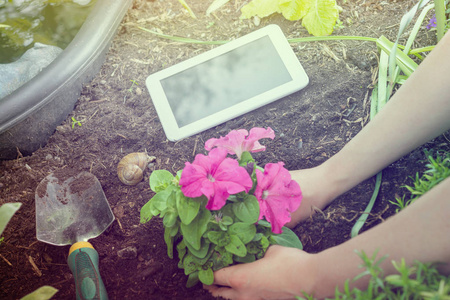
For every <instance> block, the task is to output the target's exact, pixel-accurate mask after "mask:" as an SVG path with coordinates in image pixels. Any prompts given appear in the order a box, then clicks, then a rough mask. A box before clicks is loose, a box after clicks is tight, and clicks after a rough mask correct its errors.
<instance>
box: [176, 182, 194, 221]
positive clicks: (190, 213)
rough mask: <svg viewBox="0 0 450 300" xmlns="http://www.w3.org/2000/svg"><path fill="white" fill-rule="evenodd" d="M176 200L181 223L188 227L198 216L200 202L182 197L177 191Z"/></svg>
mask: <svg viewBox="0 0 450 300" xmlns="http://www.w3.org/2000/svg"><path fill="white" fill-rule="evenodd" d="M176 198H177V209H178V213H179V215H180V219H181V222H182V223H184V224H186V225H189V224H190V223H191V222H192V220H194V219H195V217H196V216H197V214H198V211H199V209H200V201H198V200H195V199H192V198H188V197H186V196H184V195H183V193H182V192H181V190H179V191H177V194H176Z"/></svg>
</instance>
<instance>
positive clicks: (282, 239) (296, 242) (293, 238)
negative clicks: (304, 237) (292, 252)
mask: <svg viewBox="0 0 450 300" xmlns="http://www.w3.org/2000/svg"><path fill="white" fill-rule="evenodd" d="M282 230H283V232H282V233H281V234H273V235H271V236H270V240H271V241H272V242H274V243H275V244H277V245H281V246H285V247H291V248H297V249H303V245H302V242H301V241H300V239H299V238H298V236H297V235H296V234H295V233H294V232H293V231H292V230H290V229H289V228H287V227H283V228H282Z"/></svg>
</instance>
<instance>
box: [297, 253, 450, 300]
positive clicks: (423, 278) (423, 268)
mask: <svg viewBox="0 0 450 300" xmlns="http://www.w3.org/2000/svg"><path fill="white" fill-rule="evenodd" d="M358 255H359V256H360V257H361V259H362V261H363V264H362V265H361V266H360V267H362V268H365V271H364V272H362V273H361V274H360V275H358V276H356V277H355V278H354V279H352V280H351V281H352V282H354V281H357V280H358V279H360V278H362V277H365V276H369V278H370V279H369V284H368V287H367V289H366V290H364V291H362V290H360V289H357V288H353V289H350V282H351V281H350V280H347V281H346V283H345V286H344V289H343V291H338V290H336V293H335V298H333V299H336V300H338V299H339V300H340V299H355V300H371V299H383V300H384V299H387V300H391V299H392V300H394V299H395V300H396V299H411V300H415V299H442V300H443V299H450V278H449V277H446V276H443V275H441V274H439V272H438V271H437V269H436V267H435V266H433V265H431V264H423V263H421V262H417V261H416V262H415V263H414V265H413V266H411V267H408V266H407V265H406V263H405V260H404V259H402V260H401V261H400V262H395V261H392V265H393V266H394V267H395V269H396V270H397V272H398V273H397V274H392V275H388V276H386V277H384V273H383V269H382V268H381V267H380V264H381V262H383V261H384V260H385V259H387V256H384V257H382V258H380V259H379V260H376V255H377V253H374V255H373V256H372V257H368V256H367V255H366V254H365V253H364V252H362V253H358ZM304 297H305V298H302V297H297V299H314V298H312V297H311V296H308V295H304Z"/></svg>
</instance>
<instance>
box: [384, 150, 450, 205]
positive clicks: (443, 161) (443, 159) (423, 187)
mask: <svg viewBox="0 0 450 300" xmlns="http://www.w3.org/2000/svg"><path fill="white" fill-rule="evenodd" d="M425 154H426V156H427V159H428V163H427V164H426V165H425V168H426V170H425V171H424V172H423V174H422V176H419V172H417V173H416V176H415V177H412V178H411V179H413V181H414V182H413V186H409V185H404V186H403V187H404V188H406V189H407V190H408V191H409V192H410V193H411V194H410V198H409V199H407V200H405V197H406V195H403V196H402V197H401V198H399V197H396V198H395V201H389V202H390V203H392V204H394V205H396V206H397V207H398V208H397V210H396V211H397V212H399V211H401V210H402V209H404V208H406V207H407V206H408V205H409V204H411V203H413V202H414V201H416V200H417V199H418V198H419V197H420V196H422V195H423V194H425V193H426V192H428V191H429V190H431V189H432V188H433V187H434V186H436V185H437V184H439V183H440V182H441V181H443V180H444V179H445V178H447V177H449V176H450V153H448V152H446V153H444V154H442V155H439V153H438V154H436V158H433V156H432V155H431V154H429V153H428V151H425Z"/></svg>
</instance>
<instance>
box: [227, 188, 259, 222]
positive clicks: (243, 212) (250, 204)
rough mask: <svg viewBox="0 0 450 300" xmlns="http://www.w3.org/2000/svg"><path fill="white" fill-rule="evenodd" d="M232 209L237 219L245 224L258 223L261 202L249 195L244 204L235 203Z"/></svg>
mask: <svg viewBox="0 0 450 300" xmlns="http://www.w3.org/2000/svg"><path fill="white" fill-rule="evenodd" d="M232 209H233V212H234V214H235V215H236V217H237V218H238V219H239V220H240V221H242V222H245V223H256V222H257V221H258V218H259V202H258V200H257V199H256V197H255V196H253V195H249V196H248V197H247V198H246V199H245V200H244V201H243V202H235V203H233V204H232Z"/></svg>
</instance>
